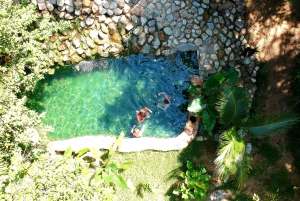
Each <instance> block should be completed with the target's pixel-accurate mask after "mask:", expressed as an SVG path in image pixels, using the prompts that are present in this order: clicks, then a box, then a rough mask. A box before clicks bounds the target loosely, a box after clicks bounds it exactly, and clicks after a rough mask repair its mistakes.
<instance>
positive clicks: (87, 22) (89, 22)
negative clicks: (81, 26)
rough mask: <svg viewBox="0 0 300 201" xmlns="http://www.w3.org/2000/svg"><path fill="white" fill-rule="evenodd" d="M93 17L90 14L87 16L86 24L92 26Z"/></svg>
mask: <svg viewBox="0 0 300 201" xmlns="http://www.w3.org/2000/svg"><path fill="white" fill-rule="evenodd" d="M94 21H95V19H94V18H93V17H92V16H89V17H87V18H86V19H85V23H86V25H87V26H92V25H93V24H94Z"/></svg>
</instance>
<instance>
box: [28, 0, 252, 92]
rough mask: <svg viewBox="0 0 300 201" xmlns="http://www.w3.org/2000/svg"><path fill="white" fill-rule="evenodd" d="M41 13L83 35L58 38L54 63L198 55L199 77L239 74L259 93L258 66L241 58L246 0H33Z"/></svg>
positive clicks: (244, 43) (53, 42) (53, 40)
mask: <svg viewBox="0 0 300 201" xmlns="http://www.w3.org/2000/svg"><path fill="white" fill-rule="evenodd" d="M31 2H32V3H34V4H36V5H37V7H38V9H39V11H40V12H42V13H50V14H51V15H54V16H55V17H59V18H65V19H67V20H72V19H74V18H79V19H80V29H77V30H72V31H71V32H70V33H65V35H63V36H61V35H54V36H53V37H52V38H51V42H50V45H49V46H50V48H52V49H53V50H55V51H54V53H52V55H50V56H52V57H53V59H54V60H55V61H56V62H58V63H60V64H62V63H63V62H68V61H70V62H73V63H76V62H79V61H80V60H82V59H84V58H85V57H91V56H93V55H96V54H99V55H100V56H101V57H108V56H110V55H114V56H118V55H120V54H121V53H122V51H123V50H124V49H128V48H130V47H132V48H133V49H134V50H136V51H138V52H140V53H143V54H151V55H155V56H167V57H169V56H172V54H173V53H174V52H176V51H182V52H185V51H195V52H197V59H198V65H199V75H200V77H204V78H205V77H206V76H208V75H209V74H212V73H215V72H217V71H221V70H226V69H224V68H230V67H232V68H236V69H237V70H238V71H239V72H240V76H241V77H242V78H243V79H241V82H242V83H241V84H243V85H244V86H245V85H246V86H245V87H246V88H248V89H249V92H250V93H251V94H253V93H254V91H255V90H256V87H255V82H256V79H255V77H256V73H257V70H258V66H257V65H256V58H255V57H254V56H249V57H247V56H243V55H242V54H241V53H242V51H243V50H244V49H245V48H246V47H248V46H249V45H248V40H249V35H248V34H247V23H246V20H245V18H244V13H245V2H244V0H236V1H226V0H139V1H137V0H94V1H91V0H31Z"/></svg>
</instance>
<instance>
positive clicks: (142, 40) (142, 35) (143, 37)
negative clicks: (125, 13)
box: [138, 32, 146, 46]
mask: <svg viewBox="0 0 300 201" xmlns="http://www.w3.org/2000/svg"><path fill="white" fill-rule="evenodd" d="M138 39H139V40H138V43H139V45H140V46H142V45H144V43H145V42H146V33H145V32H142V33H140V34H139V37H138Z"/></svg>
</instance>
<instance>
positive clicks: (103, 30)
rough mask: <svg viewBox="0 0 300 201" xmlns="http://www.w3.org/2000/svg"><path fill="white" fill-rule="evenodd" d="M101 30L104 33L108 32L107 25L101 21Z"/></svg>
mask: <svg viewBox="0 0 300 201" xmlns="http://www.w3.org/2000/svg"><path fill="white" fill-rule="evenodd" d="M101 31H102V32H103V33H105V34H107V33H108V27H107V26H106V24H104V23H101Z"/></svg>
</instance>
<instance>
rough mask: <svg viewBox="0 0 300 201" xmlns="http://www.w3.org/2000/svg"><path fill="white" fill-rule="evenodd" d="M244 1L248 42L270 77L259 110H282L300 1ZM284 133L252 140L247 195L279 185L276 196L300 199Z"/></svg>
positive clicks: (295, 49) (297, 42)
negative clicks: (251, 165)
mask: <svg viewBox="0 0 300 201" xmlns="http://www.w3.org/2000/svg"><path fill="white" fill-rule="evenodd" d="M246 3H247V17H248V28H249V29H248V31H249V34H250V44H251V46H253V47H257V48H258V50H259V52H258V53H256V55H255V56H256V57H257V58H258V60H259V61H261V62H266V65H265V67H266V73H265V75H267V77H268V78H269V79H268V81H267V82H265V83H266V87H265V91H262V92H260V101H261V102H260V106H261V107H260V108H259V110H260V111H259V113H260V114H261V115H263V116H269V115H272V114H282V113H284V112H287V111H288V110H289V108H288V102H289V100H290V99H291V92H290V83H291V79H292V74H291V72H292V69H293V67H294V63H295V57H296V55H297V54H299V47H300V38H299V37H300V23H299V22H300V12H299V8H300V1H299V0H294V1H292V3H291V1H287V0H285V1H283V0H266V1H260V0H247V1H246ZM286 135H287V134H278V135H275V136H272V137H271V138H267V139H260V140H256V141H255V142H254V149H253V158H254V161H253V162H254V163H253V164H254V170H253V173H252V176H251V177H250V178H249V180H248V181H247V182H246V187H247V191H248V193H249V195H253V193H256V194H258V195H259V196H260V197H261V198H265V197H266V193H268V192H271V193H274V192H272V190H271V191H269V189H276V188H278V189H279V192H278V196H277V198H279V196H281V195H280V194H282V193H283V192H284V193H286V194H288V196H289V198H282V197H281V199H279V200H299V197H300V190H299V189H294V188H293V187H294V186H298V187H299V186H300V181H299V175H298V174H297V172H296V170H295V167H294V164H293V161H294V160H295V159H294V158H293V157H292V156H291V154H290V153H289V152H288V151H287V143H286V141H287V140H286ZM276 150H277V151H278V153H277V152H276ZM268 152H269V155H268ZM276 155H277V156H279V157H277V156H276ZM274 175H277V177H274ZM281 177H282V179H283V180H284V179H286V178H288V179H290V181H291V182H292V183H291V184H290V183H288V182H287V181H285V183H284V184H283V183H281V182H284V181H282V180H278V179H280V178H281ZM272 179H276V181H272ZM271 183H272V184H271ZM287 183H288V184H287ZM276 185H278V187H276ZM285 185H286V186H285ZM282 186H284V187H282ZM290 188H293V189H290ZM273 191H274V190H273ZM275 192H276V190H275ZM294 192H295V197H294V199H293V196H292V195H293V193H294ZM284 197H286V195H284Z"/></svg>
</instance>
